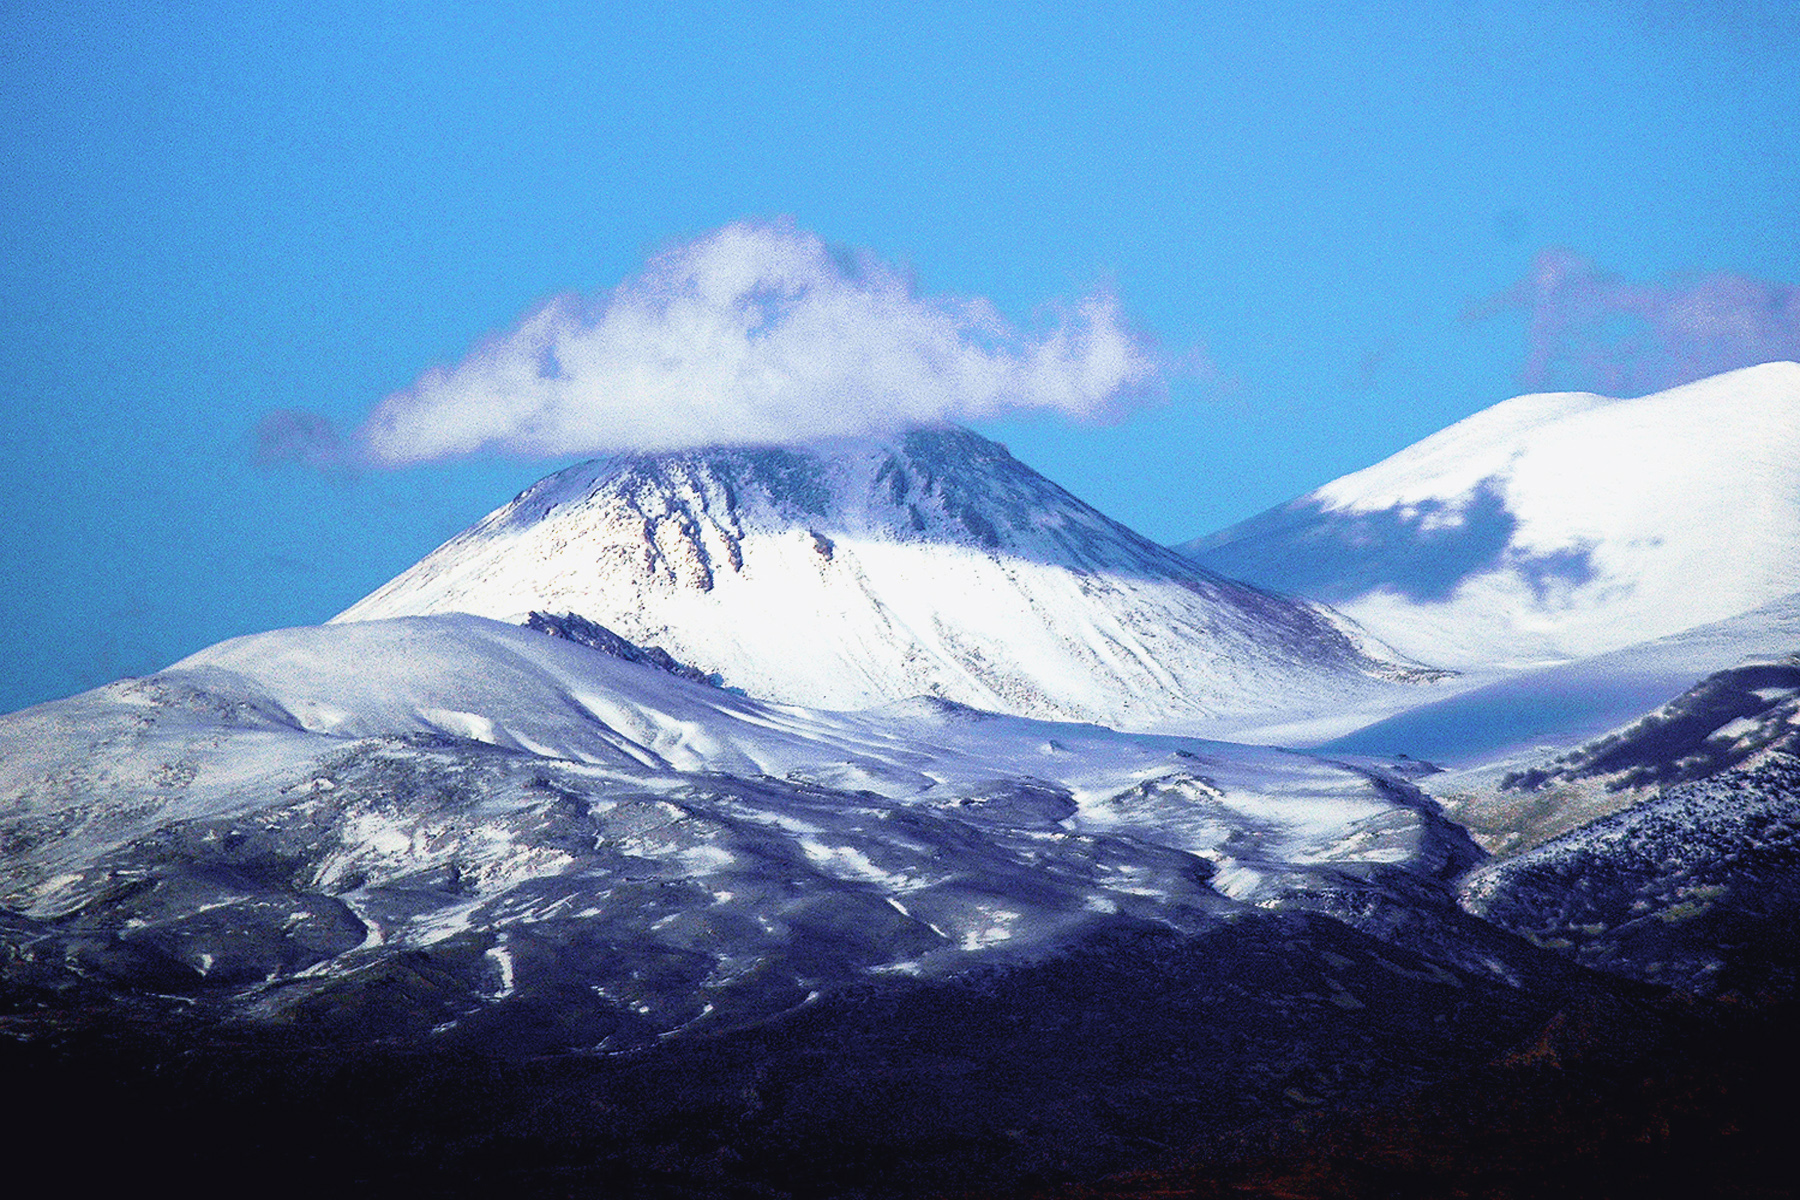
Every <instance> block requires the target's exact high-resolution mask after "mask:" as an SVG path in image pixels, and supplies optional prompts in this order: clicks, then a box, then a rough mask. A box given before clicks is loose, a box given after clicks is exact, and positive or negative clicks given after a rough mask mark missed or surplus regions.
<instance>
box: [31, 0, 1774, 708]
mask: <svg viewBox="0 0 1800 1200" xmlns="http://www.w3.org/2000/svg"><path fill="white" fill-rule="evenodd" d="M1795 11H1796V10H1794V9H1792V8H1791V6H1788V5H1785V4H1781V3H1775V2H1774V0H1767V2H1755V0H1739V2H1730V0H1722V2H1720V3H1716V4H1684V3H1677V2H1674V0H1639V2H1636V3H1632V2H1615V3H1606V4H1601V3H1576V2H1572V0H1571V2H1564V3H1523V2H1506V0H1496V2H1493V3H1483V4H1474V3H1468V4H1457V3H1441V4H1423V3H1419V4H1397V3H1387V4H1380V3H1343V4H1310V5H1291V4H1281V3H1273V4H1271V3H1256V4H1232V3H1224V4H1217V5H1211V6H1196V5H1185V4H1184V5H1175V4H1169V5H1152V4H1112V5H1104V6H1100V5H1095V6H1090V7H1089V8H1087V9H1085V10H1083V11H1076V12H1060V13H1059V12H1054V11H1051V10H1050V9H1049V8H1047V7H1046V6H1041V5H1025V4H970V3H960V4H945V5H930V4H924V5H908V6H882V7H875V6H858V5H846V4H841V3H840V4H831V5H816V6H815V5H807V4H781V5H774V4H767V5H748V4H744V5H726V4H707V5H672V4H658V5H628V4H608V5H574V4H536V5H482V6H474V5H468V6H462V5H443V4H441V3H440V4H430V5H426V4H378V5H366V4H364V5H356V6H348V5H334V4H320V5H314V6H310V7H309V8H307V9H306V10H304V11H293V10H290V9H286V8H284V9H277V8H276V7H274V6H272V5H264V4H259V3H234V4H231V5H224V4H218V5H209V4H169V5H157V6H148V5H130V6H124V5H120V6H108V5H104V4H95V5H72V4H70V5H46V4H36V3H18V2H16V0H15V2H13V3H9V4H6V5H5V6H4V8H3V9H0V47H3V48H0V55H4V56H5V69H4V71H0V106H3V107H0V115H3V118H4V119H0V155H3V158H0V162H4V164H5V170H4V171H0V205H3V211H4V213H5V217H6V219H5V223H4V226H0V228H3V229H4V239H5V241H4V252H3V253H0V301H3V303H0V404H3V405H4V406H5V419H6V425H7V428H8V430H9V437H8V438H7V439H5V445H4V447H3V448H0V456H3V461H0V470H3V471H4V476H3V477H4V479H5V481H6V484H5V487H4V489H3V490H0V497H3V501H0V502H3V503H4V506H5V507H4V513H3V514H0V516H3V520H0V570H3V571H4V575H3V578H4V580H5V583H6V588H5V593H4V604H5V613H4V620H3V621H0V640H3V643H4V644H3V645H0V654H3V658H0V661H3V662H4V663H5V667H4V669H3V670H0V709H10V708H13V707H17V706H19V705H22V704H26V703H31V702H34V701H37V700H42V699H47V698H51V697H54V696H59V695H64V694H67V693H70V692H73V691H76V690H79V689H81V688H84V687H88V686H93V685H95V684H98V683H102V682H105V681H107V680H109V679H112V678H115V677H117V676H119V675H122V674H137V673H143V672H146V671H149V670H153V669H155V668H157V667H159V666H162V665H165V664H166V663H167V662H169V661H172V660H173V659H175V658H177V657H180V656H181V655H183V654H186V653H188V652H191V651H192V650H195V649H198V648H199V647H201V646H203V645H206V644H208V643H210V642H212V641H216V640H218V639H220V638H223V637H227V636H231V635H234V634H238V633H244V632H251V631H254V630H259V629H264V628H271V627H275V626H279V625H290V624H303V623H311V622H316V621H319V620H322V619H324V618H325V617H328V616H329V615H331V614H332V613H334V612H336V611H338V610H339V609H341V608H342V607H344V606H345V605H347V604H349V603H350V602H351V601H353V600H354V599H356V598H358V597H359V596H361V595H362V594H364V593H365V592H367V591H368V590H370V589H371V588H373V587H374V586H376V585H378V584H379V583H381V582H382V581H384V580H385V579H386V578H388V577H389V576H391V575H392V574H393V573H395V572H396V571H398V570H399V569H401V568H402V567H404V566H406V565H407V564H409V563H410V562H412V561H413V560H415V559H416V558H418V557H419V556H420V555H421V554H423V553H424V552H425V551H427V550H428V549H430V548H431V546H433V545H435V544H436V543H437V542H439V541H441V540H442V539H443V538H444V537H446V536H448V535H449V534H450V533H453V532H454V531H455V530H457V529H459V528H461V527H462V526H463V525H465V524H467V523H468V522H469V521H471V520H472V519H474V518H476V517H478V516H479V515H481V514H482V513H483V512H486V511H487V510H489V509H491V508H492V507H494V506H496V505H497V504H499V503H501V502H503V501H504V500H505V499H507V498H508V497H509V496H510V495H511V494H512V493H513V492H514V491H516V490H518V489H519V488H520V487H522V486H524V485H525V484H527V483H529V482H530V481H531V480H533V479H535V478H537V477H539V476H540V475H542V474H544V473H547V472H548V471H549V470H551V469H553V468H555V467H557V466H559V465H562V463H563V462H566V461H568V459H567V458H554V457H552V458H545V459H525V458H519V457H506V456H504V455H495V454H487V455H477V456H475V457H473V458H465V459H459V460H453V461H445V462H440V463H435V464H430V465H423V466H410V467H404V468H396V469H378V470H363V471H361V472H359V473H358V474H357V475H356V476H355V477H354V479H346V478H345V477H344V475H343V473H342V472H337V473H332V472H326V473H318V472H310V471H307V470H304V469H300V468H298V467H293V466H288V467H283V468H279V469H272V468H269V467H267V466H261V467H259V466H258V465H257V464H256V463H255V462H253V451H254V448H255V444H256V443H255V430H256V429H257V427H258V423H259V422H260V421H262V420H264V418H265V417H266V415H267V414H268V413H269V412H271V411H272V410H294V411H301V412H307V413H313V414H318V415H320V416H321V417H322V418H324V419H326V420H329V421H330V422H332V423H333V424H334V425H335V426H336V427H338V428H339V429H342V430H346V431H349V430H354V429H356V428H357V427H358V426H359V425H360V423H361V422H363V421H364V419H365V418H366V417H367V416H368V414H370V413H371V412H372V411H374V410H375V409H376V406H377V405H379V404H381V403H382V401H383V399H384V397H387V396H389V395H391V394H393V393H395V392H397V391H400V390H402V389H406V388H408V387H409V386H411V385H412V384H413V383H414V382H415V380H417V379H418V378H419V376H420V375H421V373H422V372H424V371H426V370H427V369H428V368H431V367H434V366H452V365H454V364H456V363H458V362H459V361H461V360H463V358H464V356H465V355H466V354H468V352H469V350H470V348H471V347H472V346H474V345H476V344H477V343H479V342H480V341H481V340H482V339H483V338H486V337H489V336H491V335H493V334H495V333H496V332H499V331H504V330H507V329H509V328H511V327H512V326H514V325H515V323H516V322H518V321H519V320H520V318H521V317H523V316H524V315H525V314H527V313H529V312H531V311H533V310H534V309H535V308H537V307H538V306H539V305H541V304H542V303H543V302H544V301H546V300H547V299H548V298H550V297H553V296H556V295H559V294H564V293H570V292H573V293H577V294H580V295H586V296H590V297H603V296H605V295H606V294H607V293H608V292H609V291H610V290H611V289H613V288H615V287H616V286H618V285H619V284H620V283H621V281H626V280H630V279H632V278H634V277H637V276H638V275H639V273H640V272H642V271H643V270H644V267H645V263H646V260H647V259H648V258H650V257H651V256H653V255H655V254H656V253H658V252H659V251H665V250H667V248H669V247H671V246H680V245H681V244H683V243H685V242H687V241H689V240H691V239H695V238H704V237H705V236H706V235H708V234H709V233H711V231H714V230H717V229H720V228H721V227H724V226H726V225H728V224H730V223H732V222H737V221H744V220H761V221H769V220H786V221H788V222H791V227H792V228H794V229H797V230H801V231H807V232H809V233H810V234H813V235H816V236H817V237H818V238H820V239H823V241H824V242H826V243H829V244H831V245H833V246H838V247H849V248H855V249H861V250H866V251H868V252H870V253H872V254H873V255H874V256H875V257H876V259H878V260H879V261H881V262H883V263H887V264H891V265H892V266H893V267H894V268H895V270H897V271H899V272H902V273H909V274H910V277H911V278H912V279H913V280H914V281H915V286H916V288H917V289H918V291H919V293H920V294H922V295H925V296H928V297H961V298H967V299H974V298H984V299H985V300H987V301H990V302H991V303H992V305H993V306H994V308H995V309H996V310H997V311H998V313H999V314H1001V315H1002V316H1003V318H1004V319H1005V320H1006V321H1007V322H1009V323H1011V324H1012V325H1013V326H1015V327H1016V328H1017V329H1019V330H1023V331H1026V336H1030V334H1031V331H1033V330H1037V331H1040V332H1041V331H1042V330H1043V329H1044V328H1046V327H1048V326H1049V325H1053V324H1054V322H1055V317H1054V316H1053V315H1047V314H1054V313H1055V312H1056V311H1058V310H1059V306H1061V307H1062V308H1067V306H1069V305H1070V304H1072V303H1074V302H1076V301H1078V300H1079V299H1080V298H1081V297H1083V296H1087V295H1090V294H1093V293H1095V292H1096V290H1097V289H1098V290H1109V291H1110V292H1111V294H1113V295H1115V296H1116V297H1117V298H1118V300H1119V302H1120V303H1121V305H1122V307H1123V310H1124V312H1125V313H1126V314H1127V315H1128V317H1129V319H1130V320H1131V322H1132V323H1133V325H1134V326H1135V327H1136V328H1137V329H1139V330H1142V331H1145V332H1147V333H1148V334H1150V335H1153V336H1154V338H1155V340H1156V341H1157V342H1158V343H1159V344H1160V345H1161V347H1163V348H1164V350H1165V351H1168V352H1171V353H1185V352H1193V353H1195V354H1198V355H1203V356H1204V359H1205V361H1206V362H1207V363H1209V364H1210V367H1211V370H1210V372H1190V373H1188V374H1185V375H1182V376H1179V377H1177V378H1174V379H1173V380H1172V381H1171V382H1170V383H1169V385H1168V388H1167V392H1166V395H1165V396H1164V397H1162V398H1161V399H1160V400H1158V401H1156V402H1154V403H1150V404H1149V405H1147V406H1139V407H1135V408H1128V409H1126V410H1124V411H1123V412H1114V413H1113V414H1112V415H1111V416H1110V417H1109V418H1108V419H1106V420H1104V421H1101V422H1098V423H1096V422H1093V421H1084V420H1077V419H1071V418H1069V417H1067V416H1064V415H1059V414H1057V413H1047V412H1046V413H1038V414H1035V415H1019V416H1012V417H1007V418H1002V419H993V420H985V421H980V422H978V423H977V427H978V428H980V429H982V430H983V431H984V432H987V433H989V434H991V435H993V436H998V437H1000V438H1001V439H1002V440H1004V441H1006V442H1007V443H1008V444H1009V445H1010V446H1011V447H1012V449H1013V451H1014V453H1015V454H1017V455H1018V456H1019V457H1021V458H1023V459H1024V460H1025V461H1027V462H1029V463H1031V464H1032V465H1034V466H1036V467H1038V468H1039V469H1040V470H1042V471H1044V472H1045V473H1046V474H1048V475H1050V476H1051V477H1052V478H1054V479H1056V480H1057V481H1058V482H1061V483H1063V484H1064V485H1065V486H1068V487H1069V488H1070V489H1071V490H1073V491H1075V492H1076V493H1077V494H1078V495H1081V496H1082V497H1084V498H1085V499H1088V500H1090V501H1092V502H1093V503H1095V504H1097V505H1099V506H1100V507H1101V508H1103V509H1105V510H1106V511H1108V512H1110V513H1112V514H1113V515H1115V516H1117V517H1119V518H1120V519H1122V520H1124V521H1126V522H1127V523H1128V524H1132V525H1134V526H1136V527H1137V528H1139V529H1141V530H1142V531H1144V532H1145V533H1147V534H1149V535H1151V536H1153V537H1156V538H1159V539H1163V540H1167V541H1176V540H1182V539H1186V538H1188V537H1192V536H1195V535H1197V534H1201V533H1205V532H1209V531H1211V530H1213V529H1216V528H1218V527H1221V526H1223V525H1226V524H1229V523H1231V522H1233V521H1236V520H1238V519H1241V518H1243V517H1246V516H1249V515H1251V514H1253V513H1255V512H1258V511H1260V510H1261V509H1263V508H1266V507H1268V506H1269V505H1272V504H1275V503H1279V502H1281V501H1283V500H1286V499H1288V498H1291V497H1292V496H1294V495H1297V494H1299V493H1301V492H1304V491H1306V490H1308V489H1310V488H1311V487H1313V486H1316V485H1317V484H1319V483H1322V482H1324V481H1326V480H1328V479H1331V478H1333V477H1335V476H1337V475H1339V474H1342V473H1344V472H1345V471H1349V470H1353V469H1355V468H1358V467H1361V466H1364V465H1367V464H1368V463H1371V462H1373V461H1375V460H1377V459H1379V458H1381V457H1382V456H1384V455H1386V454H1388V453H1390V452H1392V451H1393V450H1396V449H1398V448H1400V447H1401V446H1403V445H1405V444H1407V443H1408V442H1411V441H1414V440H1416V439H1417V438H1419V437H1421V436H1424V435H1425V434H1427V433H1430V432H1431V431H1433V430H1435V429H1437V428H1439V427H1441V426H1443V425H1445V424H1447V423H1449V422H1451V421H1453V420H1456V419H1458V418H1460V417H1462V416H1465V415H1467V414H1469V413H1471V412H1474V411H1476V410H1478V409H1480V408H1483V407H1485V406H1487V405H1489V404H1492V403H1494V402H1495V401H1498V400H1500V399H1503V398H1505V397H1506V396H1508V395H1512V394H1515V393H1517V392H1519V391H1523V390H1529V388H1528V386H1527V385H1528V384H1536V385H1540V386H1585V385H1594V386H1600V385H1602V384H1605V383H1607V382H1612V383H1614V384H1615V385H1616V386H1617V387H1618V388H1620V389H1621V390H1623V389H1627V388H1643V387H1648V386H1652V385H1654V384H1657V383H1660V382H1663V381H1665V379H1666V377H1668V376H1669V373H1670V372H1671V371H1678V370H1680V369H1683V368H1682V367H1681V366H1680V365H1679V364H1692V363H1704V364H1708V365H1710V366H1717V365H1720V364H1721V363H1723V364H1725V365H1735V359H1734V358H1733V356H1734V355H1735V356H1737V357H1739V358H1741V357H1744V356H1745V355H1749V356H1751V357H1754V356H1756V354H1758V353H1762V352H1769V353H1771V354H1775V355H1777V356H1782V357H1792V356H1793V355H1792V354H1790V353H1786V352H1785V351H1784V350H1783V347H1785V346H1788V345H1792V344H1795V343H1793V342H1791V341H1789V340H1784V339H1788V338H1789V337H1790V334H1792V335H1793V336H1797V337H1800V332H1796V331H1800V325H1797V324H1792V323H1791V322H1790V314H1791V313H1792V312H1793V311H1794V309H1793V307H1792V306H1793V305H1794V303H1795V301H1794V293H1793V291H1792V290H1791V289H1792V287H1793V285H1795V284H1800V88H1795V87H1794V85H1793V80H1794V78H1795V77H1796V75H1797V74H1800V17H1797V16H1796V15H1794V14H1795ZM1534 280H1535V282H1533V281H1534ZM1695 297H1699V298H1700V299H1701V300H1703V301H1705V304H1706V306H1709V307H1707V308H1706V311H1707V312H1709V313H1711V314H1712V315H1713V316H1714V317H1716V318H1718V319H1719V321H1721V322H1723V323H1724V324H1725V325H1729V326H1731V327H1732V328H1740V327H1743V325H1744V321H1745V320H1751V321H1753V322H1760V324H1759V325H1757V326H1756V328H1757V329H1758V330H1760V332H1758V333H1754V334H1753V335H1744V336H1745V337H1746V338H1747V339H1748V340H1747V341H1746V342H1745V344H1744V345H1742V346H1739V345H1736V344H1735V343H1734V344H1732V345H1728V346H1725V347H1724V348H1723V349H1719V348H1718V347H1716V346H1714V347H1712V348H1711V349H1706V348H1702V349H1703V350H1704V352H1701V351H1694V352H1693V353H1689V350H1690V349H1692V347H1690V346H1689V345H1688V343H1687V342H1683V341H1682V340H1681V339H1683V338H1688V339H1690V340H1691V339H1692V338H1693V337H1697V336H1698V334H1695V333H1694V332H1693V329H1692V324H1691V321H1690V322H1689V323H1688V324H1681V321H1687V320H1688V317H1687V316H1681V317H1680V320H1677V317H1676V316H1672V315H1671V314H1677V315H1679V314H1691V313H1692V312H1693V311H1694V308H1695V306H1694V304H1693V303H1684V302H1685V301H1692V300H1693V299H1694V298H1695ZM1795 320H1800V318H1795ZM1671 339H1674V340H1673V342H1671ZM1709 345H1710V343H1709ZM1770 347H1773V350H1770V349H1769V348H1770ZM1671 363H1674V364H1677V365H1674V366H1671V365H1670V364H1671ZM1528 374H1529V375H1530V378H1529V379H1527V375H1528Z"/></svg>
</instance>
